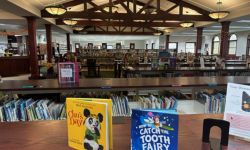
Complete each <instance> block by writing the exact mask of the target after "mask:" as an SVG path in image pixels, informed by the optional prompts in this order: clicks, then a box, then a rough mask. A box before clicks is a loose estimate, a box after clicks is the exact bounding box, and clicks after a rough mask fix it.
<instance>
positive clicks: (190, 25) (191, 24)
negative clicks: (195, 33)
mask: <svg viewBox="0 0 250 150" xmlns="http://www.w3.org/2000/svg"><path fill="white" fill-rule="evenodd" d="M193 25H194V23H193V22H187V21H185V22H182V23H180V26H182V27H183V28H189V27H192V26H193Z"/></svg>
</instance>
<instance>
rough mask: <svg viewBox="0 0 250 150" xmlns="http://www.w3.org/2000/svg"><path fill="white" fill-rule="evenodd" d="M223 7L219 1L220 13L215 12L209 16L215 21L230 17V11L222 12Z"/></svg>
mask: <svg viewBox="0 0 250 150" xmlns="http://www.w3.org/2000/svg"><path fill="white" fill-rule="evenodd" d="M221 5H222V2H221V1H220V0H219V1H218V2H217V6H218V11H213V12H211V13H210V14H209V17H211V18H213V19H222V18H225V17H226V16H228V15H229V11H221V10H220V6H221Z"/></svg>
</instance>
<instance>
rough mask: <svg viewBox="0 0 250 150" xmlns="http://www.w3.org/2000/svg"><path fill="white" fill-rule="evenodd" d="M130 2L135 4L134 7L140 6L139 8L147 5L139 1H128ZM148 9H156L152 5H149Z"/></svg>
mask: <svg viewBox="0 0 250 150" xmlns="http://www.w3.org/2000/svg"><path fill="white" fill-rule="evenodd" d="M128 1H129V2H131V3H133V4H134V5H138V6H142V7H143V6H145V5H146V4H145V3H143V2H140V1H138V0H128ZM135 8H136V7H135ZM148 8H155V7H154V6H152V5H148Z"/></svg>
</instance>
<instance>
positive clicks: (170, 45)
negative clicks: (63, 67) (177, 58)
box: [168, 43, 177, 49]
mask: <svg viewBox="0 0 250 150" xmlns="http://www.w3.org/2000/svg"><path fill="white" fill-rule="evenodd" d="M168 48H169V49H177V43H168Z"/></svg>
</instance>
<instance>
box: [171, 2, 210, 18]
mask: <svg viewBox="0 0 250 150" xmlns="http://www.w3.org/2000/svg"><path fill="white" fill-rule="evenodd" d="M167 1H169V2H172V3H175V4H178V5H179V4H180V3H181V4H182V6H183V7H187V8H190V9H193V10H195V11H197V12H198V13H200V14H202V15H206V16H208V15H209V13H210V12H209V11H207V10H205V9H202V8H200V7H198V6H195V5H193V4H190V3H188V2H185V1H183V0H167Z"/></svg>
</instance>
